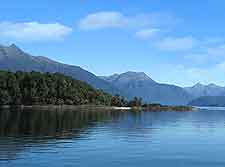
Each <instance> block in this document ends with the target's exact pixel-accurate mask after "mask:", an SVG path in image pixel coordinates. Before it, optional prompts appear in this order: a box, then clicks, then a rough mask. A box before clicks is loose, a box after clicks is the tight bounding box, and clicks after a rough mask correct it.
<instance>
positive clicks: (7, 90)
mask: <svg viewBox="0 0 225 167" xmlns="http://www.w3.org/2000/svg"><path fill="white" fill-rule="evenodd" d="M111 99H112V96H111V95H109V94H107V93H104V92H103V91H101V90H96V89H94V88H92V87H91V86H90V85H88V84H86V83H85V82H82V81H78V80H74V79H73V78H72V77H67V76H64V75H63V74H59V73H55V74H50V73H39V72H16V73H12V72H5V71H0V105H10V104H12V105H20V104H24V105H33V104H69V105H81V104H101V105H110V104H111Z"/></svg>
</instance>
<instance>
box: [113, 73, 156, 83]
mask: <svg viewBox="0 0 225 167" xmlns="http://www.w3.org/2000/svg"><path fill="white" fill-rule="evenodd" d="M117 79H125V80H129V81H133V80H136V81H151V82H154V83H155V81H154V80H152V79H151V78H150V77H149V76H148V75H147V74H145V73H144V72H134V71H128V72H125V73H122V74H119V75H118V78H117Z"/></svg>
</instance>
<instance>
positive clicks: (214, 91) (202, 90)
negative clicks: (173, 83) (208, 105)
mask: <svg viewBox="0 0 225 167" xmlns="http://www.w3.org/2000/svg"><path fill="white" fill-rule="evenodd" d="M184 89H185V90H186V91H187V92H188V93H189V94H191V95H192V96H193V97H195V98H198V97H201V96H225V87H222V86H218V85H215V84H209V85H203V84H201V83H197V84H196V85H194V86H192V87H185V88H184Z"/></svg>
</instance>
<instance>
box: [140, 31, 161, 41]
mask: <svg viewBox="0 0 225 167" xmlns="http://www.w3.org/2000/svg"><path fill="white" fill-rule="evenodd" d="M159 31H160V30H159V29H157V28H150V29H143V30H140V31H138V32H136V37H138V38H140V39H150V38H153V37H155V36H156V35H157V33H158V32H159Z"/></svg>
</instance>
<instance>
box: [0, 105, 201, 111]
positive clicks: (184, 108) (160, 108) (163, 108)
mask: <svg viewBox="0 0 225 167" xmlns="http://www.w3.org/2000/svg"><path fill="white" fill-rule="evenodd" d="M0 109H21V110H23V109H34V110H59V109H63V110H79V109H106V110H107V109H108V110H118V111H119V110H121V111H153V112H157V111H180V112H190V111H197V110H198V109H197V108H196V107H192V106H150V107H117V106H103V105H2V106H0Z"/></svg>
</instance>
